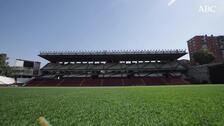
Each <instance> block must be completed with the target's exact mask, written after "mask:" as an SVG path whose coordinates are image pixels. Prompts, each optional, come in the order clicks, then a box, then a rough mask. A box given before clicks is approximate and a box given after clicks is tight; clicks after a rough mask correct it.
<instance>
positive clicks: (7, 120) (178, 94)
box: [0, 85, 224, 126]
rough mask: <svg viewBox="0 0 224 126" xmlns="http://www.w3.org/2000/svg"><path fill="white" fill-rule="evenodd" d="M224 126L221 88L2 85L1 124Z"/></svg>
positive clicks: (28, 125)
mask: <svg viewBox="0 0 224 126" xmlns="http://www.w3.org/2000/svg"><path fill="white" fill-rule="evenodd" d="M41 116H43V117H45V118H46V119H47V120H48V121H49V123H50V124H51V125H52V126H69V125H83V126H86V125H96V126H98V125H103V126H105V125H177V126H180V125H187V126H188V125H195V126H198V125H212V126H213V125H220V126H222V125H224V86H222V85H199V86H198V85H197V86H156V87H112V88H111V87H110V88H109V87H96V88H95V87H91V88H0V125H1V126H13V125H15V126H25V125H27V126H32V125H34V126H35V125H36V126H37V125H38V122H37V119H38V118H39V117H41Z"/></svg>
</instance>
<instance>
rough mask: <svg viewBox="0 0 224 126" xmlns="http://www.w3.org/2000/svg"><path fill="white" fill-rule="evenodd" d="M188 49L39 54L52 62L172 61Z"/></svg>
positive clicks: (50, 52)
mask: <svg viewBox="0 0 224 126" xmlns="http://www.w3.org/2000/svg"><path fill="white" fill-rule="evenodd" d="M185 54H187V53H186V50H182V49H173V50H120V51H110V50H109V51H106V50H103V51H64V52H58V51H43V52H40V54H39V56H40V57H42V58H44V59H46V60H48V61H50V62H82V61H87V62H91V61H106V62H118V61H152V60H163V61H172V60H177V59H178V58H180V57H182V56H184V55H185Z"/></svg>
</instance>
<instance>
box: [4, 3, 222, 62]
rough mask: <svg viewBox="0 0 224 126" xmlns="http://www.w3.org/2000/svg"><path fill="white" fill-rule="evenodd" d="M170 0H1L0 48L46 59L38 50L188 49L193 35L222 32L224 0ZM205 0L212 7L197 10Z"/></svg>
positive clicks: (14, 54)
mask: <svg viewBox="0 0 224 126" xmlns="http://www.w3.org/2000/svg"><path fill="white" fill-rule="evenodd" d="M169 1H170V0H0V52H4V53H7V54H8V57H9V58H10V60H9V61H10V64H12V65H13V64H14V61H15V59H16V58H22V59H27V60H36V61H41V62H43V63H46V61H45V60H43V59H41V58H39V57H38V56H37V55H38V54H39V52H40V51H46V50H56V51H63V50H65V51H66V50H105V49H109V50H119V49H176V48H178V49H187V44H186V41H187V40H189V39H190V38H192V37H193V36H195V35H204V34H208V35H211V34H214V35H223V34H224V29H223V22H224V1H223V0H187V1H186V0H176V2H175V3H174V4H173V5H171V6H168V3H169ZM207 5H208V6H215V13H209V12H208V13H202V12H199V8H200V7H201V6H203V7H204V6H207ZM213 9H214V8H213ZM184 58H188V56H185V57H184Z"/></svg>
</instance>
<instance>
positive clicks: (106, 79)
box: [27, 49, 189, 86]
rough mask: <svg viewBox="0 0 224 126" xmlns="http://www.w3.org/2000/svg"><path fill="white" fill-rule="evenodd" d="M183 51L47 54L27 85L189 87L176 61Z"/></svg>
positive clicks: (183, 69) (52, 52) (181, 67)
mask: <svg viewBox="0 0 224 126" xmlns="http://www.w3.org/2000/svg"><path fill="white" fill-rule="evenodd" d="M185 54H187V53H186V50H181V49H174V50H121V51H107V50H103V51H66V52H57V51H46V52H40V54H39V56H40V57H42V58H44V59H46V60H48V61H49V63H47V64H46V65H45V66H44V67H42V69H41V75H40V76H39V77H36V78H35V79H33V80H31V81H29V82H28V83H27V86H131V85H162V84H188V83H189V82H188V81H186V76H185V74H186V71H187V68H185V67H184V65H182V64H181V62H180V61H179V60H178V59H179V58H180V57H182V56H184V55H185Z"/></svg>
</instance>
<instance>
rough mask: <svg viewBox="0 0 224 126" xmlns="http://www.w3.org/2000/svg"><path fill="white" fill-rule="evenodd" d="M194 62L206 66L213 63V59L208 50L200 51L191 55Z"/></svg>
mask: <svg viewBox="0 0 224 126" xmlns="http://www.w3.org/2000/svg"><path fill="white" fill-rule="evenodd" d="M193 58H194V61H195V62H197V63H199V64H200V65H202V64H208V63H211V62H213V61H214V59H215V57H214V55H213V53H211V52H209V51H208V50H200V51H198V52H195V53H194V54H193Z"/></svg>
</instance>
